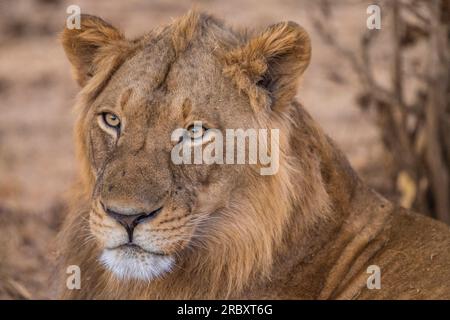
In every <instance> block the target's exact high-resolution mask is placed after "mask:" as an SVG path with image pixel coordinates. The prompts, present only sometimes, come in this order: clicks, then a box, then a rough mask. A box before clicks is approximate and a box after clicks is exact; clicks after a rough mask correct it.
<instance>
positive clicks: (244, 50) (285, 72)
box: [227, 22, 311, 109]
mask: <svg viewBox="0 0 450 320" xmlns="http://www.w3.org/2000/svg"><path fill="white" fill-rule="evenodd" d="M310 59H311V41H310V38H309V36H308V33H307V32H306V31H305V30H304V29H303V28H302V27H301V26H299V25H298V24H296V23H294V22H282V23H278V24H275V25H272V26H270V27H268V28H267V29H266V30H265V31H264V32H262V33H261V34H259V35H257V36H255V37H253V38H252V39H250V40H249V41H248V42H247V43H246V44H244V45H243V46H242V47H239V48H237V49H234V50H232V51H231V52H230V53H229V54H228V57H227V60H228V65H230V63H235V64H236V63H237V64H239V67H240V69H241V70H242V72H241V74H245V75H246V76H247V77H248V78H249V79H250V82H251V83H252V84H254V85H256V86H257V87H259V88H263V89H264V90H265V91H266V92H268V93H269V95H270V97H271V107H272V108H273V109H276V108H280V107H283V106H285V105H286V104H288V103H290V102H291V101H292V99H293V98H294V96H295V94H296V90H297V85H298V81H299V79H300V76H301V75H302V74H303V72H304V71H305V69H306V68H307V66H308V64H309V61H310Z"/></svg>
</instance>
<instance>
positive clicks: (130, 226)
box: [102, 204, 162, 242]
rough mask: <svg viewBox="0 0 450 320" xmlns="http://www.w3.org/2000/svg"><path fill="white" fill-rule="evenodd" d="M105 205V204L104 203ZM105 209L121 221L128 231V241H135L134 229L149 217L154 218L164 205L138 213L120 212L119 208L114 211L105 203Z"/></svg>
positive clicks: (112, 216)
mask: <svg viewBox="0 0 450 320" xmlns="http://www.w3.org/2000/svg"><path fill="white" fill-rule="evenodd" d="M102 205H103V204H102ZM103 208H104V210H105V211H106V213H107V214H108V215H109V216H110V217H111V218H113V219H114V220H116V221H117V222H119V223H120V224H121V225H122V226H123V227H124V228H125V230H126V231H127V234H128V241H129V242H133V231H134V228H135V227H136V226H137V225H138V224H139V223H141V222H144V221H146V220H148V219H151V218H154V217H155V216H156V215H157V214H158V213H159V212H161V210H162V207H160V208H158V209H156V210H153V211H151V212H141V213H137V214H126V213H121V212H118V211H117V210H116V211H114V210H112V209H110V208H108V207H106V206H104V205H103Z"/></svg>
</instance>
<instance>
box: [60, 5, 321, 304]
mask: <svg viewBox="0 0 450 320" xmlns="http://www.w3.org/2000/svg"><path fill="white" fill-rule="evenodd" d="M62 42H63V45H64V49H65V51H66V54H67V56H68V58H69V60H70V62H71V63H72V66H73V69H74V74H75V77H76V79H77V81H78V83H79V84H80V85H81V87H82V91H81V93H80V94H79V97H78V102H77V112H78V120H77V125H76V140H77V145H78V155H79V158H80V161H81V163H82V167H81V172H82V178H83V186H82V189H83V191H84V194H86V195H87V196H86V199H88V200H87V201H89V205H87V207H88V208H89V210H87V212H86V214H85V215H84V213H80V214H79V215H78V216H74V217H73V218H72V223H73V224H74V225H78V226H79V227H77V228H79V231H80V230H81V229H82V226H84V223H85V224H86V226H88V231H87V232H84V233H83V232H79V234H83V236H80V235H78V236H77V237H76V239H78V240H77V241H84V240H83V239H85V240H86V239H87V240H86V241H88V240H90V239H91V238H92V239H93V240H92V241H91V243H94V244H93V245H92V246H93V247H92V250H93V252H90V253H89V254H85V256H84V258H82V259H86V260H87V259H89V260H90V261H91V260H92V259H94V258H95V260H96V261H100V262H101V265H103V267H104V268H105V273H112V275H113V276H112V277H105V278H104V279H108V280H104V281H105V282H106V281H121V280H120V279H122V281H123V280H124V281H125V282H126V281H136V283H139V282H144V283H148V282H149V281H150V282H152V283H154V286H158V284H159V285H161V284H162V283H163V282H164V281H169V280H170V282H171V283H172V286H175V283H176V281H178V282H179V283H180V284H182V283H184V284H185V286H190V287H192V286H195V284H192V282H195V281H196V276H197V277H199V278H206V279H208V280H207V281H208V283H209V289H208V290H215V291H219V290H220V291H221V292H224V294H225V295H230V294H231V293H232V292H233V290H238V289H240V288H241V287H243V286H244V285H245V283H247V281H248V280H249V279H250V278H252V277H255V276H264V275H268V274H269V273H270V268H271V266H272V263H273V259H274V251H275V250H277V248H278V245H279V244H280V243H281V242H282V241H283V237H286V235H285V234H283V228H284V226H285V225H286V224H287V223H288V222H289V220H290V219H292V212H293V209H294V207H296V206H298V205H300V206H301V207H302V208H303V209H304V210H303V211H308V209H305V208H309V207H312V206H314V207H315V210H314V211H315V212H319V211H320V210H321V207H326V205H327V201H326V199H327V194H326V191H325V190H324V187H323V184H322V183H321V176H320V174H318V172H319V160H318V159H317V157H316V156H315V154H314V152H313V151H312V150H313V149H314V148H315V147H316V145H315V144H319V143H320V142H318V141H313V140H311V138H308V139H303V137H304V136H308V135H309V136H311V133H310V132H307V131H308V130H310V129H309V127H308V126H304V128H303V129H302V128H300V130H299V127H300V126H302V123H300V122H299V121H300V120H298V119H303V120H301V121H303V122H307V121H309V117H308V116H307V115H302V116H301V117H299V116H298V114H299V113H303V111H302V110H301V108H300V107H299V106H298V105H297V104H295V103H294V102H293V99H294V96H295V94H296V89H297V85H298V80H299V78H300V76H301V75H302V74H303V72H304V70H305V69H306V67H307V65H308V63H309V60H310V40H309V38H308V36H307V34H306V32H305V31H304V30H303V29H302V28H301V27H300V26H298V25H297V24H295V23H291V22H289V23H280V24H276V25H273V26H271V27H269V28H267V29H266V30H265V31H263V32H260V33H255V34H250V33H245V34H244V33H238V32H235V31H233V30H231V29H230V28H228V27H225V26H224V25H223V24H222V23H221V22H219V21H217V20H216V19H214V18H212V17H210V16H207V15H203V14H197V13H195V12H191V13H189V14H188V15H186V16H184V17H182V18H180V19H178V20H176V21H174V22H173V23H172V24H170V25H168V26H166V27H163V28H160V29H157V30H153V31H151V32H149V33H148V34H146V35H145V36H143V37H140V38H138V39H135V40H127V39H125V38H124V36H123V35H122V34H121V33H120V32H119V31H118V30H117V29H115V28H114V27H112V26H111V25H109V24H107V23H106V22H104V21H103V20H101V19H100V18H97V17H93V16H86V15H83V16H82V17H81V28H80V29H65V30H64V32H63V34H62ZM198 121H199V122H201V124H202V125H201V126H194V124H195V122H198ZM179 128H185V129H186V130H187V131H186V132H187V133H188V135H187V136H186V135H184V136H183V137H182V138H180V139H190V140H195V139H197V138H198V137H202V136H204V135H206V134H207V132H208V130H210V129H215V130H218V131H220V132H223V133H224V135H225V131H226V130H227V129H243V130H246V129H250V128H252V129H278V130H280V136H279V144H278V145H277V147H279V150H280V154H279V170H278V171H277V172H276V174H273V175H261V174H260V171H259V170H255V168H257V167H260V166H261V164H260V163H256V164H237V165H230V164H218V163H214V164H206V163H201V164H181V165H180V164H175V163H174V161H173V159H172V158H171V153H172V150H173V148H174V147H175V145H177V144H178V143H180V141H179V140H174V139H173V132H174V131H175V130H177V129H179ZM294 132H296V133H295V134H293V133H294ZM207 145H208V143H205V145H203V148H206V147H207ZM227 148H229V146H228V145H227ZM235 148H238V146H235ZM233 154H234V153H233ZM299 155H301V157H299ZM306 181H308V183H306ZM313 204H314V205H313ZM311 211H312V210H311ZM298 215H302V213H301V212H299V213H298ZM302 219H303V220H304V222H305V224H306V223H307V222H308V221H312V220H314V219H315V217H314V215H313V214H310V212H304V213H303V216H302ZM86 221H87V222H86ZM72 228H73V229H75V228H76V227H74V226H72ZM83 230H85V229H83ZM75 232H76V231H75V230H72V233H75ZM297 232H301V231H300V230H297ZM74 237H75V236H74ZM83 237H84V238H83ZM72 247H73V249H72V253H71V254H73V255H77V254H78V253H77V252H76V251H77V249H76V248H77V244H76V243H75V244H73V245H72ZM80 247H81V244H80ZM79 250H80V251H83V250H85V249H84V247H83V248H80V249H79ZM69 255H70V253H69ZM79 255H80V256H81V254H79ZM92 255H93V256H94V257H92ZM88 256H89V257H88ZM80 263H82V262H80ZM92 263H94V262H92ZM86 272H88V271H86ZM110 275H111V274H110ZM111 279H114V280H111ZM174 279H176V280H174ZM219 283H220V284H221V285H224V284H225V285H226V287H223V286H222V287H221V288H219V286H220V285H219ZM180 288H181V285H180ZM174 290H175V289H174ZM179 290H181V291H182V290H183V289H179ZM200 290H206V289H205V288H203V289H199V288H197V293H198V292H200ZM160 294H163V293H160Z"/></svg>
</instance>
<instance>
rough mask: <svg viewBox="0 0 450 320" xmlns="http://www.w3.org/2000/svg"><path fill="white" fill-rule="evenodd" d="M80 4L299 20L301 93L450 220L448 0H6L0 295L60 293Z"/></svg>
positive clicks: (105, 12) (166, 15)
mask: <svg viewBox="0 0 450 320" xmlns="http://www.w3.org/2000/svg"><path fill="white" fill-rule="evenodd" d="M74 4H75V5H78V6H79V7H80V8H81V12H82V13H89V14H94V15H98V16H100V17H102V18H103V19H105V20H106V21H109V22H110V23H112V24H113V25H115V26H117V27H119V28H120V29H122V30H123V31H124V32H125V34H126V35H127V36H128V37H130V38H131V37H135V36H139V35H141V34H143V33H144V32H146V31H149V30H150V29H152V28H153V27H155V26H158V25H160V24H166V23H169V22H170V21H171V20H172V19H173V18H176V17H177V16H179V15H182V14H184V13H185V12H186V11H187V10H189V9H190V8H192V6H193V5H196V6H197V8H199V9H202V10H205V11H207V12H209V13H212V14H214V15H216V16H217V17H219V18H222V19H224V20H225V21H226V22H227V23H228V24H230V25H232V26H235V27H239V26H240V27H247V28H251V29H262V28H265V27H266V26H268V25H269V24H272V23H276V22H279V21H286V20H292V21H295V22H297V23H299V24H301V25H303V26H304V27H305V28H306V29H307V30H308V32H309V33H310V35H311V38H312V44H313V55H312V61H311V65H310V67H309V69H308V70H307V72H306V74H305V77H304V80H303V83H302V84H301V86H300V88H299V91H298V99H299V100H300V101H301V102H302V103H303V104H304V106H305V107H306V109H307V110H308V111H309V112H310V113H311V114H312V115H313V116H314V117H315V119H316V120H317V121H318V122H319V123H320V125H321V126H322V127H323V128H324V130H325V131H326V132H327V133H328V134H329V135H330V136H331V137H332V138H333V139H334V140H335V141H336V142H337V143H338V145H339V146H340V148H341V149H342V150H343V151H344V153H345V154H346V155H347V156H348V158H349V160H350V162H351V164H352V165H353V167H354V168H355V169H356V171H357V172H358V173H359V174H360V176H361V177H362V178H363V179H364V180H365V181H366V182H367V183H368V184H369V185H370V186H372V187H373V188H374V189H376V190H377V191H378V192H380V193H381V194H383V195H384V196H386V197H387V198H389V199H392V200H394V201H396V202H398V203H400V204H401V205H402V206H404V207H407V208H412V209H415V210H417V211H420V212H422V213H423V214H426V215H429V216H432V217H434V218H436V219H439V220H441V221H444V222H446V223H450V216H449V166H450V134H449V128H450V125H449V124H450V104H449V101H450V99H449V96H450V93H449V91H450V90H449V72H450V71H449V65H450V64H449V35H450V33H449V10H450V1H449V0H420V1H415V0H389V1H363V0H339V1H331V0H329V1H325V0H319V1H314V0H278V1H276V0H273V1H269V0H229V1H220V0H210V1H206V0H203V1H175V0H171V1H163V0H152V1H150V0H147V1H144V0H142V1H141V0H130V1H119V0H115V1H110V0H109V1H106V0H105V1H103V0H102V1H88V0H84V1H74V0H70V1H65V0H17V1H13V0H0V299H8V298H13V299H30V298H49V297H51V295H52V290H51V286H50V285H49V276H50V275H51V273H52V260H53V257H54V246H55V243H54V241H55V235H56V233H57V230H58V228H59V226H60V224H61V221H62V219H63V217H64V214H65V211H66V207H65V194H66V191H67V190H68V189H69V187H70V185H71V182H72V181H73V178H74V175H75V172H76V164H75V161H74V160H75V159H74V147H73V141H72V129H73V124H74V115H73V113H72V105H73V103H74V100H75V95H76V93H77V91H78V88H77V85H76V83H75V82H74V81H73V80H72V78H71V74H70V66H69V63H68V62H67V60H66V58H65V56H64V52H63V50H62V48H61V46H60V44H59V42H58V33H59V32H60V31H61V30H62V28H63V26H64V24H65V21H66V19H67V17H68V15H69V14H68V13H67V12H66V9H67V7H68V6H70V5H74ZM371 4H377V5H379V7H380V8H381V29H379V30H377V29H375V30H369V29H368V27H367V24H366V21H367V19H368V17H369V14H368V13H367V8H368V6H369V5H371Z"/></svg>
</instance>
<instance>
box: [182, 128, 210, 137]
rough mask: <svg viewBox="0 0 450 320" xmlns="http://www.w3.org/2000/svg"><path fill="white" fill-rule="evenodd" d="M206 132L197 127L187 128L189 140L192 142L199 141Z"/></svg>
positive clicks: (204, 129)
mask: <svg viewBox="0 0 450 320" xmlns="http://www.w3.org/2000/svg"><path fill="white" fill-rule="evenodd" d="M206 130H208V129H207V128H205V127H203V126H199V125H190V126H189V127H188V128H187V132H188V135H189V138H191V139H192V140H196V139H201V138H202V137H203V136H204V135H205V133H206Z"/></svg>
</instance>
